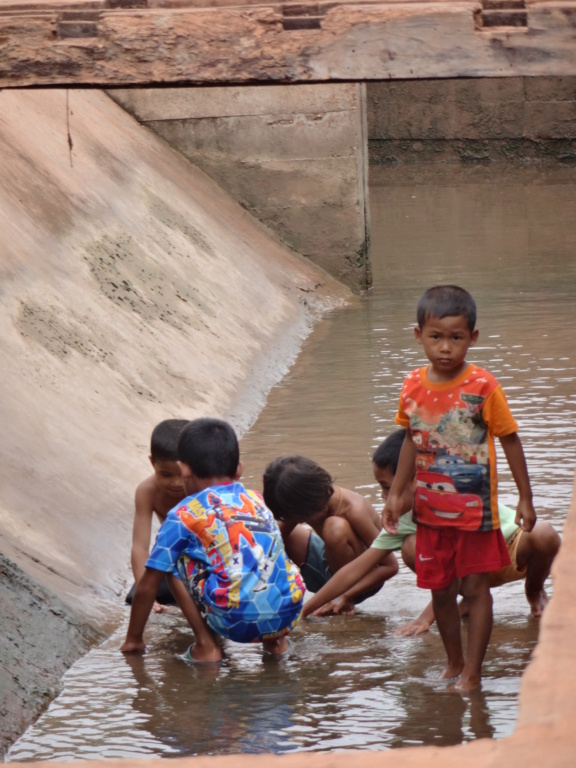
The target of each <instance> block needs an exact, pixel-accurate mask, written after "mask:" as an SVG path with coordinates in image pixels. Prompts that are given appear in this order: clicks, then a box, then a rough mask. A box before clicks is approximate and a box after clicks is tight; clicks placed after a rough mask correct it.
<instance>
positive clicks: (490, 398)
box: [382, 285, 536, 691]
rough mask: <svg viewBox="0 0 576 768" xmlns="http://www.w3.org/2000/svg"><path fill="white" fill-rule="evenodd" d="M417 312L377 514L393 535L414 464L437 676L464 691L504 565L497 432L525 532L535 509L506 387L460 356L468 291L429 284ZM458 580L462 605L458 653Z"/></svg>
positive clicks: (421, 566)
mask: <svg viewBox="0 0 576 768" xmlns="http://www.w3.org/2000/svg"><path fill="white" fill-rule="evenodd" d="M417 320H418V325H417V327H416V328H415V336H416V340H417V342H418V343H419V344H421V345H422V346H423V347H424V352H425V353H426V357H427V358H428V360H429V361H430V365H428V366H425V367H423V368H420V369H419V370H417V371H414V372H413V373H411V374H410V375H409V376H408V377H407V378H406V380H405V381H404V385H403V387H402V392H401V394H400V401H399V408H398V413H397V415H396V423H397V424H400V425H401V426H403V427H406V428H407V429H408V431H407V434H406V438H405V440H404V444H403V446H402V451H401V454H400V461H399V464H398V471H397V473H396V476H395V478H394V481H393V483H392V487H391V488H390V493H389V495H388V499H387V501H386V505H385V507H384V511H383V513H382V517H383V524H384V527H385V529H386V530H387V531H389V532H390V533H395V532H396V529H397V525H398V518H399V516H400V515H401V514H402V512H403V511H404V509H403V502H402V495H403V493H404V491H405V489H406V487H407V486H408V485H409V484H410V483H412V482H413V478H414V472H415V471H416V475H415V478H414V483H415V495H414V508H413V514H414V519H415V521H416V524H417V532H416V576H417V583H418V586H420V587H423V588H426V589H430V590H431V591H432V602H433V606H434V615H435V617H436V622H437V624H438V629H439V631H440V635H441V637H442V641H443V643H444V647H445V649H446V654H447V657H448V659H447V665H446V669H445V670H444V672H443V675H442V677H443V678H446V679H450V678H455V677H458V676H459V680H458V681H457V683H456V688H457V689H458V690H461V691H466V690H471V689H473V688H475V687H477V686H478V685H480V680H481V669H482V662H483V660H484V655H485V653H486V648H487V646H488V642H489V640H490V634H491V631H492V596H491V594H490V585H489V573H490V571H497V570H499V569H500V568H502V567H504V566H506V565H509V563H510V559H509V556H508V551H507V549H506V543H505V541H504V537H503V536H502V532H501V530H500V520H499V517H498V497H497V474H496V452H495V447H494V438H495V437H497V438H498V439H499V440H500V443H501V445H502V449H503V451H504V454H505V456H506V459H507V461H508V464H509V466H510V470H511V472H512V476H513V478H514V481H515V483H516V486H517V488H518V494H519V501H518V506H517V511H516V523H517V524H518V525H521V527H522V529H523V530H525V531H530V530H532V528H533V527H534V524H535V522H536V513H535V511H534V507H533V504H532V490H531V487H530V480H529V477H528V471H527V468H526V461H525V458H524V451H523V449H522V444H521V442H520V438H519V437H518V434H517V429H518V425H517V424H516V421H515V420H514V418H513V417H512V414H511V413H510V410H509V407H508V404H507V402H506V397H505V395H504V392H503V390H502V388H501V386H500V385H499V384H498V381H497V380H496V379H495V378H494V376H492V374H490V373H488V372H487V371H485V370H483V369H482V368H479V367H478V366H477V365H475V364H473V363H468V362H467V361H466V355H467V353H468V349H469V348H470V347H472V346H474V344H475V343H476V341H477V339H478V331H477V330H476V328H475V325H476V304H475V302H474V299H473V298H472V296H471V295H470V294H469V293H468V292H467V291H465V290H464V289H462V288H459V287H458V286H453V285H441V286H435V287H434V288H430V289H428V290H427V291H426V292H425V293H424V295H423V296H422V297H421V299H420V301H419V302H418V309H417ZM459 587H460V591H461V593H462V594H463V595H464V597H465V598H466V599H467V601H468V604H469V606H470V610H469V626H468V647H467V652H466V657H464V653H463V648H462V637H461V628H460V612H459V609H458V603H457V599H458V590H459Z"/></svg>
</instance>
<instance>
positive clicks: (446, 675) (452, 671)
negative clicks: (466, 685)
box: [440, 662, 464, 680]
mask: <svg viewBox="0 0 576 768" xmlns="http://www.w3.org/2000/svg"><path fill="white" fill-rule="evenodd" d="M463 669H464V662H462V663H461V664H452V665H450V664H449V665H448V666H447V667H446V669H445V670H444V672H442V674H441V675H440V680H454V678H456V677H460V674H461V672H462V670H463Z"/></svg>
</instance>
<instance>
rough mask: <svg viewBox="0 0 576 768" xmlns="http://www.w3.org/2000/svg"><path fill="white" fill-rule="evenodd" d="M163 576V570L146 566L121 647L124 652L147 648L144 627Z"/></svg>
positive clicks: (137, 651) (139, 651) (135, 651)
mask: <svg viewBox="0 0 576 768" xmlns="http://www.w3.org/2000/svg"><path fill="white" fill-rule="evenodd" d="M163 576H164V572H163V571H156V570H155V569H154V568H146V569H145V571H144V575H143V576H142V578H141V579H140V581H139V582H138V586H137V587H136V592H135V593H134V598H133V600H132V608H131V610H130V622H129V623H128V631H127V632H126V640H124V643H123V645H122V647H121V648H120V650H121V651H122V652H123V653H142V652H143V651H144V649H145V648H146V644H145V642H144V628H145V627H146V622H147V621H148V616H150V611H151V610H152V606H153V605H154V600H155V599H156V593H157V592H158V587H159V586H160V582H161V581H162V577H163Z"/></svg>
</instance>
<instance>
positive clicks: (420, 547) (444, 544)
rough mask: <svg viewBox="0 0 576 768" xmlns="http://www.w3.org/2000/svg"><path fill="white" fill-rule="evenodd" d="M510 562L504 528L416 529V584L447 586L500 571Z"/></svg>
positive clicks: (420, 526) (430, 586) (434, 586)
mask: <svg viewBox="0 0 576 768" xmlns="http://www.w3.org/2000/svg"><path fill="white" fill-rule="evenodd" d="M506 565H510V556H509V554H508V548H507V547H506V542H505V541H504V536H502V531H501V530H500V529H498V530H497V531H459V530H457V529H455V528H428V527H427V526H425V525H419V526H417V528H416V583H417V584H418V586H419V587H423V588H424V589H446V587H448V586H449V585H450V584H451V583H452V582H453V581H454V579H455V578H459V579H462V578H464V576H469V575H470V574H472V573H487V572H489V571H498V570H500V568H504V566H506Z"/></svg>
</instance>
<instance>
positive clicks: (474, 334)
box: [470, 331, 480, 347]
mask: <svg viewBox="0 0 576 768" xmlns="http://www.w3.org/2000/svg"><path fill="white" fill-rule="evenodd" d="M479 335H480V331H472V333H471V335H470V346H471V347H473V346H474V344H476V342H477V341H478V336H479Z"/></svg>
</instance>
